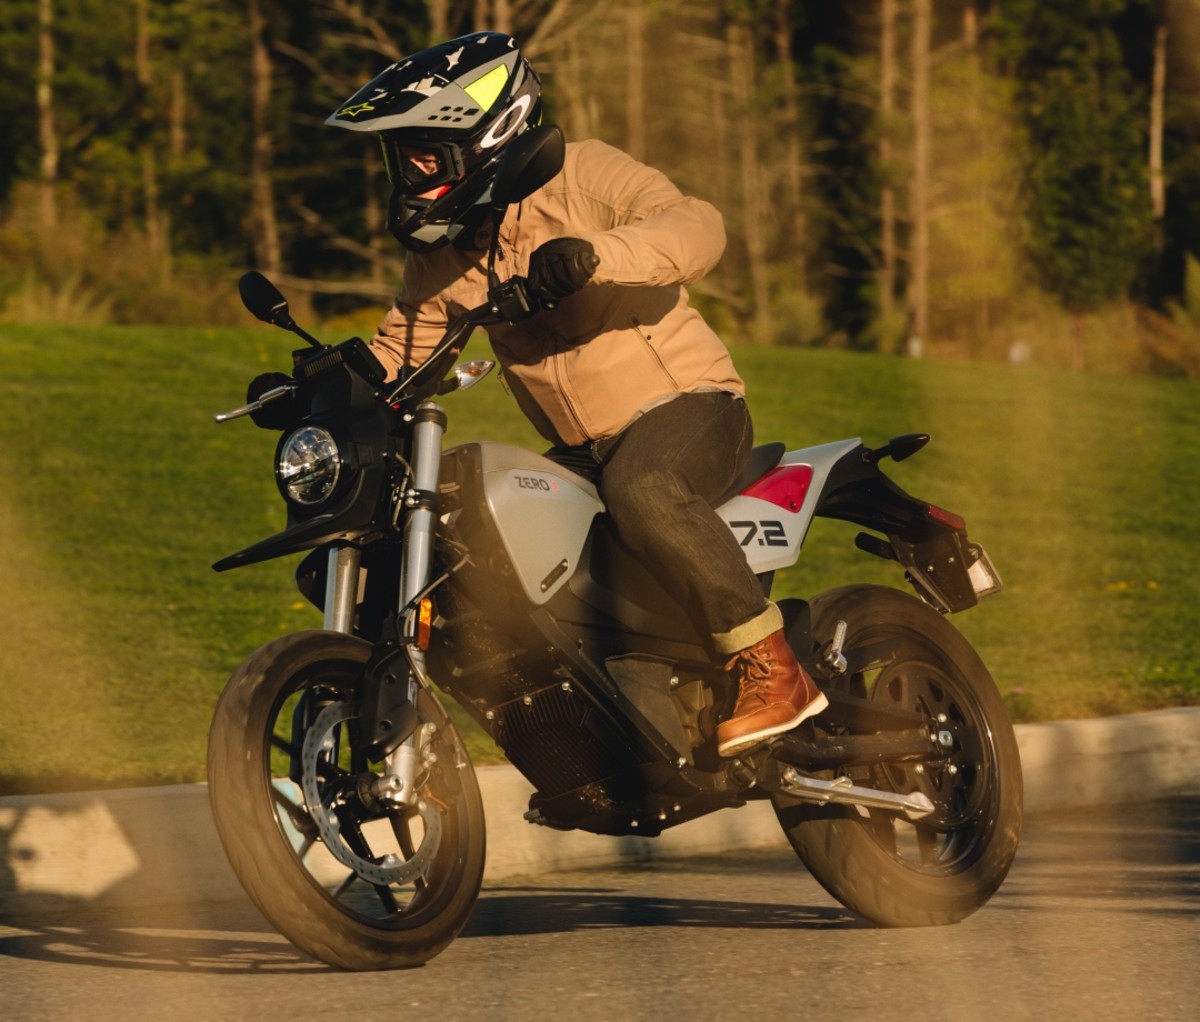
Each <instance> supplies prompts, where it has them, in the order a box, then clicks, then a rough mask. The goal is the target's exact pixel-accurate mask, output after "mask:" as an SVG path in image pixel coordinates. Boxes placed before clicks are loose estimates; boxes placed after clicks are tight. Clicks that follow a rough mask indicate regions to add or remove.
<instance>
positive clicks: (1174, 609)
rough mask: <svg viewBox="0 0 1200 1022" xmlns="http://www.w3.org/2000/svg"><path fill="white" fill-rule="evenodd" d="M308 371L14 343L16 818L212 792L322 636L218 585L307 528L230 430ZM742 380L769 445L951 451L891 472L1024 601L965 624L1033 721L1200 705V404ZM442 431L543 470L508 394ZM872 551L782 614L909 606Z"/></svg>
mask: <svg viewBox="0 0 1200 1022" xmlns="http://www.w3.org/2000/svg"><path fill="white" fill-rule="evenodd" d="M289 349H290V344H289V340H288V338H287V336H286V335H284V334H282V333H280V332H279V331H274V330H271V329H270V328H266V327H263V328H248V329H245V330H178V329H175V330H171V329H166V328H162V329H157V328H156V329H150V328H120V329H117V328H111V329H109V328H105V329H93V328H86V329H85V328H65V327H64V328H49V327H20V328H18V327H5V326H0V365H2V366H3V372H2V373H0V441H2V443H0V481H2V483H3V485H2V488H0V554H2V557H3V560H2V563H3V565H4V569H3V570H4V577H3V583H2V584H0V615H2V620H3V622H4V630H3V640H2V641H0V671H2V672H3V678H4V682H3V684H2V685H0V723H3V725H4V734H5V741H4V742H3V743H0V792H13V791H22V790H49V789H62V788H86V787H92V786H96V785H112V784H143V783H168V782H175V781H191V780H197V779H200V778H201V777H202V776H203V769H204V746H205V740H206V734H207V728H208V719H209V716H210V714H211V711H212V706H213V703H214V701H215V699H216V697H217V694H218V693H219V691H220V689H221V686H222V685H223V684H224V681H225V679H226V678H227V677H228V675H229V673H230V672H231V671H232V670H233V668H234V667H235V666H236V665H237V664H238V662H240V661H241V660H242V659H243V658H244V657H245V656H246V655H247V654H248V653H249V652H250V651H251V650H252V649H254V648H255V647H256V646H257V645H259V644H260V643H262V642H264V641H266V640H267V639H269V638H272V637H274V636H275V635H278V634H280V633H282V632H286V631H293V630H296V629H300V628H309V627H319V625H320V616H319V614H318V613H317V612H316V611H315V610H313V609H312V608H310V607H309V606H308V605H307V604H305V603H303V602H302V601H301V600H300V598H299V597H298V595H297V594H296V592H295V590H294V588H293V587H292V583H291V572H292V569H293V567H294V563H293V561H292V560H291V559H289V560H288V561H286V562H284V561H279V562H271V563H268V564H264V565H257V566H255V567H251V568H247V569H242V570H240V571H236V572H231V573H228V574H224V575H217V574H215V573H214V572H212V571H211V570H210V567H209V566H210V565H211V563H212V562H213V561H214V560H216V559H218V558H219V557H221V556H223V555H224V554H227V553H230V552H232V551H234V550H236V549H239V548H240V547H242V546H245V545H247V544H249V543H250V542H253V541H255V540H257V539H260V538H262V537H263V536H266V535H267V534H269V533H271V532H274V531H276V530H277V529H279V528H280V527H281V526H282V524H283V521H284V513H283V507H282V503H281V501H280V500H279V497H278V495H277V493H276V490H275V485H274V480H273V477H272V472H271V462H272V456H273V452H274V444H275V440H276V434H268V433H265V432H263V431H261V430H257V429H255V428H254V427H253V426H252V425H251V424H250V423H249V421H248V420H241V421H238V422H233V423H229V424H226V425H223V426H220V427H218V426H216V425H215V424H214V423H213V421H212V413H213V412H215V411H219V410H224V409H228V408H231V407H234V406H235V405H237V404H240V403H241V398H242V395H243V393H244V389H245V383H246V381H247V380H248V379H249V378H250V377H251V376H252V375H254V374H256V373H258V372H261V371H263V370H265V369H267V368H283V367H285V366H286V365H287V364H288V351H289ZM482 350H483V347H482V346H480V347H478V348H473V349H472V353H474V354H478V353H479V352H481V351H482ZM736 355H737V358H738V363H739V366H740V368H741V369H742V372H743V374H744V375H745V377H746V379H747V382H748V384H749V387H750V393H751V407H752V409H753V411H754V413H755V419H756V428H757V434H758V438H759V440H760V442H765V441H767V440H773V439H777V438H778V439H784V440H786V441H787V442H788V445H789V447H800V446H806V445H809V444H814V443H822V442H826V441H829V440H834V439H841V438H844V437H852V436H861V437H863V438H864V439H865V440H866V441H867V442H868V443H870V444H879V443H882V442H883V441H884V440H886V439H887V438H888V437H890V436H893V435H895V434H898V433H905V432H916V431H923V432H928V433H931V434H932V435H933V437H934V440H933V443H932V444H930V446H929V447H927V448H926V449H925V450H924V451H922V452H921V453H920V454H919V455H917V456H916V457H915V458H913V459H911V460H910V461H906V462H904V463H902V464H900V465H896V466H894V467H893V468H892V469H890V471H891V473H892V475H893V477H894V478H895V479H896V480H897V481H898V482H899V483H900V484H901V485H903V486H904V487H906V488H907V489H908V490H910V492H913V493H914V494H916V495H918V496H920V497H923V498H926V499H928V500H930V501H933V502H936V503H938V504H941V505H943V506H945V507H948V508H950V509H952V510H954V511H956V512H959V513H960V514H962V515H964V516H965V517H966V519H967V522H968V525H969V527H970V532H971V536H972V538H974V539H977V540H979V541H981V542H983V543H984V544H985V545H986V546H987V548H988V550H989V552H990V553H991V555H992V558H993V560H994V561H995V563H996V565H997V567H998V568H999V570H1000V572H1001V574H1002V575H1003V576H1004V579H1005V581H1006V583H1007V590H1006V592H1005V593H1003V594H1002V595H1000V596H998V597H995V598H993V599H990V600H988V601H986V602H985V603H984V604H982V605H981V606H979V607H978V608H976V609H974V610H971V611H969V612H967V613H965V614H962V615H959V616H957V617H956V618H955V619H954V621H955V623H956V624H957V625H958V627H960V628H961V629H962V630H963V631H964V632H965V633H966V634H967V636H968V637H969V638H970V639H971V640H972V641H973V642H974V643H975V644H976V645H977V647H978V649H979V651H980V653H981V654H982V656H983V658H984V660H985V662H987V663H988V664H989V666H990V667H991V668H992V671H993V674H994V675H995V677H996V680H997V683H998V684H999V686H1000V689H1001V691H1002V692H1003V693H1005V695H1006V698H1007V700H1008V703H1009V706H1010V709H1011V710H1012V712H1013V715H1014V717H1015V718H1016V719H1018V720H1033V719H1053V718H1062V717H1075V716H1090V715H1100V714H1108V713H1118V712H1130V711H1137V710H1144V709H1150V708H1154V707H1160V706H1166V705H1175V704H1181V703H1191V702H1200V641H1198V640H1197V627H1196V612H1195V609H1194V608H1195V607H1196V605H1197V597H1198V596H1200V583H1198V581H1197V576H1196V572H1195V571H1194V570H1193V565H1194V560H1195V555H1194V551H1195V549H1196V545H1197V540H1198V539H1200V525H1198V524H1197V518H1196V514H1195V509H1196V508H1197V507H1198V506H1200V440H1198V439H1197V438H1198V437H1200V388H1198V387H1197V385H1196V384H1193V383H1187V382H1183V381H1172V380H1151V379H1135V378H1116V377H1098V376H1085V375H1069V374H1061V373H1054V372H1049V371H1046V370H1041V369H1038V368H1035V367H1030V366H1019V367H1017V366H997V365H981V364H966V363H945V362H913V361H907V360H901V359H885V358H877V357H871V356H864V355H853V354H848V353H843V352H826V351H812V350H790V349H789V350H780V349H744V350H740V351H738V352H737V353H736ZM446 406H447V408H448V410H449V412H450V419H451V424H450V433H449V437H448V441H449V442H451V443H453V442H460V441H464V440H468V439H473V438H477V437H488V438H492V439H503V440H508V441H510V442H515V443H523V444H527V445H531V446H535V447H538V448H539V449H540V446H539V441H538V440H537V438H536V436H535V435H534V434H533V431H532V429H531V428H530V427H529V426H528V425H527V424H526V423H525V422H524V420H523V419H522V418H521V417H520V415H519V413H517V411H516V409H515V407H514V406H513V404H512V402H511V400H510V399H509V398H508V396H507V395H506V394H505V393H504V391H503V389H502V387H501V385H500V383H499V381H498V380H496V379H491V380H488V381H486V382H485V383H483V384H481V385H480V386H478V387H476V388H474V389H472V390H471V391H469V392H468V393H465V394H460V395H452V396H451V397H449V398H447V399H446ZM855 531H856V530H855V529H854V528H853V527H851V526H846V525H841V524H837V523H829V522H818V523H817V525H816V526H815V527H814V530H813V532H812V534H811V535H810V538H809V541H808V544H807V546H806V549H805V554H804V556H803V557H802V559H801V562H800V564H799V566H798V567H796V568H795V569H793V570H792V571H790V572H788V573H783V574H781V575H780V576H779V577H778V580H777V588H776V595H777V596H789V595H811V594H812V593H814V592H817V591H819V590H821V589H824V588H827V587H829V586H832V585H837V584H842V583H845V582H850V581H878V582H884V583H888V584H892V585H896V586H900V587H904V583H903V579H902V578H901V577H900V575H899V573H898V572H897V570H896V568H895V566H894V565H888V564H885V563H883V562H881V561H877V560H876V559H874V558H871V557H868V556H867V555H865V554H862V553H860V552H858V551H857V550H856V549H855V548H854V547H853V535H854V532H855ZM473 740H474V742H475V744H476V752H477V754H479V755H482V756H487V755H489V754H491V753H492V750H491V748H490V746H489V745H488V743H487V742H486V739H485V738H483V736H481V735H478V734H476V736H475V738H474V739H473Z"/></svg>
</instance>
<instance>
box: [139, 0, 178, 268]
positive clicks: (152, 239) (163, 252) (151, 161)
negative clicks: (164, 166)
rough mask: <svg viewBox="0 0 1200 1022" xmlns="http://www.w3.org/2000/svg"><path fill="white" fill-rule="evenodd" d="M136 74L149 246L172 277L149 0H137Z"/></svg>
mask: <svg viewBox="0 0 1200 1022" xmlns="http://www.w3.org/2000/svg"><path fill="white" fill-rule="evenodd" d="M133 54H134V75H135V77H136V79H137V84H138V93H139V103H140V106H141V109H140V111H139V113H140V115H141V124H142V131H141V138H140V139H139V141H138V145H139V147H140V149H141V164H142V209H143V215H144V216H145V223H146V248H147V249H148V251H149V254H150V257H151V258H152V259H153V260H154V261H155V262H157V263H158V266H159V269H160V271H161V274H162V276H163V277H164V278H167V277H170V275H171V266H170V257H169V255H168V245H167V237H166V228H165V226H164V218H163V214H162V204H161V202H160V201H159V185H158V156H157V154H156V153H155V151H154V131H153V126H154V117H153V115H152V113H151V111H150V109H149V104H150V97H151V90H152V87H153V73H152V69H151V66H150V14H149V10H148V7H147V0H136V3H135V5H134V43H133Z"/></svg>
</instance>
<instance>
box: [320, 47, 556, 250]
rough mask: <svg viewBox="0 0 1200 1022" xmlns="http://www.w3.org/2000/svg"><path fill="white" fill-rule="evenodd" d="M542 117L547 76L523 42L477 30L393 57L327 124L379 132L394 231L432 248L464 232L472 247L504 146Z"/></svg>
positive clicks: (410, 244) (415, 245)
mask: <svg viewBox="0 0 1200 1022" xmlns="http://www.w3.org/2000/svg"><path fill="white" fill-rule="evenodd" d="M540 120H541V82H540V80H539V79H538V76H537V73H536V72H535V71H534V70H533V67H532V66H531V65H530V64H529V62H528V61H527V60H526V59H525V58H524V57H522V56H521V53H520V51H519V50H518V49H517V44H516V41H515V40H514V39H513V38H512V37H511V36H507V35H504V34H503V33H500V32H476V33H474V34H473V35H467V36H462V37H460V38H458V39H452V40H450V41H449V42H447V43H442V44H441V45H439V46H434V47H431V48H430V49H428V50H422V51H421V52H420V53H415V54H413V55H412V56H410V57H405V58H404V59H403V60H401V61H398V62H397V63H395V64H393V65H392V66H391V67H389V68H387V69H386V70H385V71H383V73H382V74H380V75H378V76H376V77H375V78H373V79H372V80H371V81H370V82H368V83H367V84H366V85H364V86H363V87H362V88H361V89H359V90H358V92H356V93H355V94H354V95H353V96H351V97H350V99H349V100H347V101H346V102H345V103H344V104H343V105H342V106H341V108H340V109H339V110H338V111H337V112H336V113H335V114H333V116H332V117H330V118H329V119H328V120H327V121H326V122H325V123H326V124H329V125H333V126H334V127H338V128H348V129H349V130H351V131H369V132H373V133H375V134H377V135H378V136H379V140H380V143H381V145H382V147H383V159H384V164H385V166H386V167H387V172H388V178H389V179H390V180H391V183H392V196H391V201H390V202H389V204H388V230H389V231H391V232H392V234H393V235H395V237H396V239H397V240H398V241H399V242H400V244H402V245H403V246H404V247H405V248H407V249H409V250H410V251H413V252H426V251H430V250H432V249H436V248H440V247H441V246H443V245H445V244H447V243H448V242H451V241H454V240H455V239H456V238H460V236H461V239H460V244H461V243H464V242H465V243H466V244H467V245H470V243H471V240H472V237H473V235H474V233H475V228H476V227H477V226H479V225H480V224H481V223H482V220H483V217H484V215H485V214H486V213H487V207H488V202H489V201H490V198H491V185H492V181H493V179H494V178H495V176H496V170H497V167H498V165H499V162H500V154H501V152H502V151H503V150H504V147H505V146H506V145H507V144H508V143H509V142H510V141H512V139H514V138H516V137H517V136H518V135H519V134H521V132H523V131H525V130H526V129H527V128H530V127H533V126H535V125H537V124H538V122H539V121H540ZM408 149H418V150H421V151H422V159H420V160H419V162H414V161H413V159H412V158H411V154H407V153H405V150H408ZM464 232H465V233H464Z"/></svg>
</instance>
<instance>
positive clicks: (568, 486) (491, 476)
mask: <svg viewBox="0 0 1200 1022" xmlns="http://www.w3.org/2000/svg"><path fill="white" fill-rule="evenodd" d="M479 446H480V450H481V453H482V468H483V486H484V499H485V501H486V503H487V507H488V510H489V511H490V513H491V515H492V517H493V519H494V520H495V523H496V528H497V530H498V531H499V533H500V538H501V540H502V541H503V543H504V547H505V550H506V552H507V554H508V556H509V559H510V561H511V563H512V565H513V567H514V569H515V571H516V575H517V578H518V579H519V581H520V583H521V588H522V589H523V590H524V591H525V594H526V595H527V596H528V597H529V599H530V600H531V601H532V602H533V603H534V604H536V605H539V606H540V605H541V604H543V603H545V602H546V601H547V600H548V599H550V597H551V596H553V595H554V594H555V593H556V592H557V591H558V589H559V588H560V587H561V586H563V585H564V584H565V583H566V581H567V580H568V579H569V578H570V577H571V575H572V573H573V572H574V571H575V569H576V568H577V567H578V565H579V559H580V555H581V554H582V552H583V547H584V543H585V541H586V540H587V534H588V530H589V529H590V528H591V526H592V519H593V518H595V516H596V515H597V514H598V513H599V512H600V511H602V510H604V505H603V504H601V503H600V498H599V497H598V496H597V494H596V489H595V487H593V486H592V484H591V483H589V482H588V481H587V480H585V479H582V478H580V477H579V476H577V475H575V474H574V473H573V472H571V471H570V470H568V469H565V468H563V467H562V466H561V465H558V464H555V463H554V462H553V461H550V460H549V459H547V458H543V457H541V456H540V455H538V454H533V453H531V452H529V451H525V450H522V449H521V448H519V447H512V446H510V445H508V444H500V443H492V442H487V443H482V444H480V445H479Z"/></svg>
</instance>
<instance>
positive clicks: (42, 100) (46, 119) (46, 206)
mask: <svg viewBox="0 0 1200 1022" xmlns="http://www.w3.org/2000/svg"><path fill="white" fill-rule="evenodd" d="M37 115H38V143H39V145H40V147H41V167H40V170H41V178H40V180H39V182H38V185H39V191H40V195H39V208H38V216H39V219H40V221H41V227H42V228H43V229H44V230H46V231H52V230H53V229H54V228H55V226H56V225H57V224H58V199H57V196H56V190H57V187H58V131H57V129H56V127H55V124H54V3H53V0H38V70H37Z"/></svg>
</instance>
